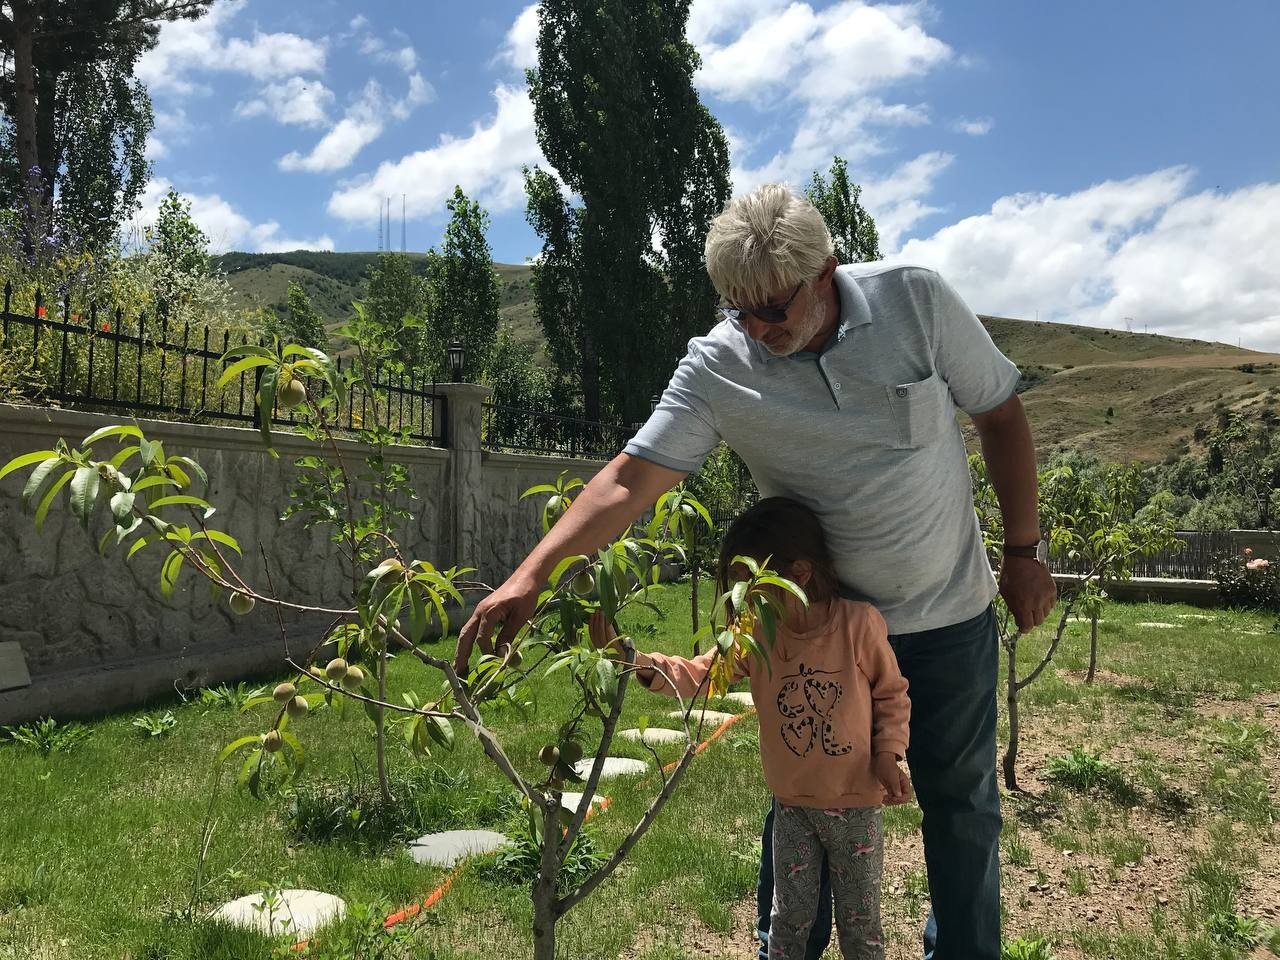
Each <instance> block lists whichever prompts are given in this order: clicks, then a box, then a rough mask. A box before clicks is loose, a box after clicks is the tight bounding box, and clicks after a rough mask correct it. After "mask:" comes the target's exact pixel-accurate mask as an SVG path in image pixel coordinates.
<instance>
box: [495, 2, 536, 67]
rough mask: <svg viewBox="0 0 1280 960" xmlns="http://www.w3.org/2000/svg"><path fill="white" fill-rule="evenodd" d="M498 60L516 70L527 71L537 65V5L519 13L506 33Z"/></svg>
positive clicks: (531, 5) (532, 5)
mask: <svg viewBox="0 0 1280 960" xmlns="http://www.w3.org/2000/svg"><path fill="white" fill-rule="evenodd" d="M500 59H502V60H504V61H506V62H507V63H509V64H511V66H513V67H515V69H517V70H528V69H529V68H531V67H536V66H537V65H538V5H537V4H536V3H534V4H530V5H529V6H527V7H525V8H524V9H523V10H521V11H520V16H518V17H516V22H515V23H513V24H512V25H511V29H510V30H508V31H507V39H506V42H505V43H504V45H503V48H502V53H501V54H500Z"/></svg>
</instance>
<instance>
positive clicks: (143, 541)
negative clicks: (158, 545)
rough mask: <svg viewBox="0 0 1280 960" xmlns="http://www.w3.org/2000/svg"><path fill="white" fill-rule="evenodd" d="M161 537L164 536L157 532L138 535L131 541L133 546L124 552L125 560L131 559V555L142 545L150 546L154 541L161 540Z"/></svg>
mask: <svg viewBox="0 0 1280 960" xmlns="http://www.w3.org/2000/svg"><path fill="white" fill-rule="evenodd" d="M163 539H164V537H163V536H162V535H161V534H158V533H155V534H148V535H147V536H145V537H139V538H138V539H137V540H135V541H133V546H131V547H130V548H129V552H128V553H126V554H125V557H124V558H125V560H126V561H128V560H130V559H132V557H133V555H134V554H135V553H137V552H138V551H139V550H141V549H142V548H143V547H146V546H150V545H151V544H153V543H155V542H156V541H157V540H163Z"/></svg>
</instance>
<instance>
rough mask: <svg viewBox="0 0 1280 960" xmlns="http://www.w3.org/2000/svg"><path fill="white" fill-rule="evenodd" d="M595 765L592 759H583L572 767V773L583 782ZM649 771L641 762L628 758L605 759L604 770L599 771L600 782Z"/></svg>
mask: <svg viewBox="0 0 1280 960" xmlns="http://www.w3.org/2000/svg"><path fill="white" fill-rule="evenodd" d="M594 765H595V758H594V757H583V758H582V759H581V760H579V761H578V762H577V763H575V764H574V765H573V772H574V773H576V774H577V775H578V776H580V777H582V778H583V779H584V780H585V779H586V778H587V777H589V776H591V768H592V767H593V766H594ZM648 769H649V764H648V763H646V762H645V761H643V760H632V759H631V758H630V757H605V758H604V769H603V770H601V771H600V779H601V780H612V779H613V778H614V777H638V776H639V775H640V774H642V773H644V772H645V771H646V770H648Z"/></svg>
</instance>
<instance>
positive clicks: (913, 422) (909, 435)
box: [883, 373, 954, 450]
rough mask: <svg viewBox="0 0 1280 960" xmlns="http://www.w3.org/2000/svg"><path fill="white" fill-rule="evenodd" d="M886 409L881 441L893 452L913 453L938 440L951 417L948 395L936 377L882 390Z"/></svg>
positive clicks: (933, 375)
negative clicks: (886, 421) (885, 427)
mask: <svg viewBox="0 0 1280 960" xmlns="http://www.w3.org/2000/svg"><path fill="white" fill-rule="evenodd" d="M883 389H884V397H885V402H886V403H887V405H888V408H889V428H890V429H889V431H888V436H887V437H886V438H885V439H886V440H887V441H888V442H889V445H890V446H892V447H893V448H894V449H896V450H913V449H916V448H918V447H924V446H928V445H929V444H931V443H933V442H934V441H935V440H937V439H938V436H939V434H941V432H942V429H943V425H944V424H945V423H946V421H947V420H948V419H949V418H951V417H953V416H954V413H953V412H952V408H951V391H950V390H949V389H948V388H947V385H946V383H945V382H944V381H943V379H942V378H941V377H940V376H938V374H937V373H934V374H932V375H931V376H929V377H927V378H926V379H924V380H917V381H916V382H915V383H899V384H895V385H893V386H887V387H884V388H883Z"/></svg>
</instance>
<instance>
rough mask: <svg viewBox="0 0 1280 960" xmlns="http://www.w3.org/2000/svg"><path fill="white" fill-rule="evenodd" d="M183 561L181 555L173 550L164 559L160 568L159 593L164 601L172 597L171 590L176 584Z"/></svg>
mask: <svg viewBox="0 0 1280 960" xmlns="http://www.w3.org/2000/svg"><path fill="white" fill-rule="evenodd" d="M183 559H184V558H183V555H182V553H181V552H180V551H178V550H174V551H173V552H172V553H171V554H169V556H167V557H165V561H164V564H163V566H161V567H160V592H161V593H163V594H164V596H165V599H166V600H167V599H170V598H171V597H172V596H173V588H174V587H175V586H177V584H178V574H179V573H180V572H181V571H182V561H183Z"/></svg>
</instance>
